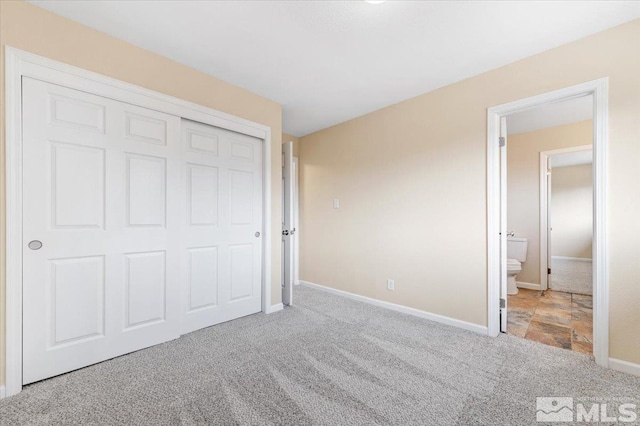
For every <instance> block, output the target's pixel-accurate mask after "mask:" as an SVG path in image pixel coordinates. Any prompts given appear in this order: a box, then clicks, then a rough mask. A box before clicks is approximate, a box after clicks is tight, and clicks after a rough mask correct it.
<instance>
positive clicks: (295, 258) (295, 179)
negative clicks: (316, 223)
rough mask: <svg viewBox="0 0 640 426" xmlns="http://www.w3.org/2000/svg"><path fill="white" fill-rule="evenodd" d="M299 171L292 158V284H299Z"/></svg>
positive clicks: (295, 161) (296, 162)
mask: <svg viewBox="0 0 640 426" xmlns="http://www.w3.org/2000/svg"><path fill="white" fill-rule="evenodd" d="M299 175H300V169H299V162H298V157H293V229H291V232H292V233H293V284H294V285H298V284H300V204H299V203H300V186H299V179H300V176H299Z"/></svg>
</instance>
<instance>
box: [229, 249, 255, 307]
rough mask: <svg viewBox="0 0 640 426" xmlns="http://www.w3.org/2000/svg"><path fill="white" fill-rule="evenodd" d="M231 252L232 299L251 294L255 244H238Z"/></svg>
mask: <svg viewBox="0 0 640 426" xmlns="http://www.w3.org/2000/svg"><path fill="white" fill-rule="evenodd" d="M229 249H230V252H231V262H230V263H231V274H230V275H231V281H230V284H231V300H232V301H233V300H237V299H241V298H245V297H249V296H251V291H252V283H253V268H252V267H250V266H251V265H253V244H237V245H232V246H230V247H229Z"/></svg>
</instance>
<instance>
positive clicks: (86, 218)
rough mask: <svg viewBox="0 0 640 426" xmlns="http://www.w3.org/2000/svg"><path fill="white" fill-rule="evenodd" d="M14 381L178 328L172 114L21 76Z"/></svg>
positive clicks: (166, 336)
mask: <svg viewBox="0 0 640 426" xmlns="http://www.w3.org/2000/svg"><path fill="white" fill-rule="evenodd" d="M23 145H24V150H23V179H24V188H23V191H24V192H23V211H24V213H23V238H24V241H23V242H24V246H23V247H24V249H23V250H24V251H23V265H24V270H23V276H24V281H23V317H24V320H23V321H24V326H23V382H24V383H25V384H26V383H31V382H34V381H38V380H42V379H45V378H47V377H51V376H55V375H58V374H61V373H65V372H68V371H71V370H74V369H77V368H81V367H84V366H87V365H90V364H93V363H97V362H100V361H103V360H106V359H109V358H113V357H116V356H118V355H122V354H125V353H128V352H132V351H135V350H138V349H142V348H145V347H148V346H151V345H155V344H158V343H161V342H165V341H167V340H170V339H174V338H176V337H178V336H179V328H180V326H179V321H180V316H179V297H180V277H179V257H180V254H179V226H180V225H179V224H180V218H179V214H180V210H179V197H178V191H179V189H180V188H179V186H180V119H179V118H178V117H174V116H170V115H167V114H163V113H159V112H157V111H152V110H148V109H145V108H140V107H135V106H132V105H129V104H125V103H122V102H118V101H114V100H112V99H108V98H103V97H100V96H95V95H91V94H88V93H85V92H81V91H77V90H72V89H68V88H65V87H61V86H57V85H54V84H49V83H44V82H41V81H37V80H33V79H29V78H24V80H23Z"/></svg>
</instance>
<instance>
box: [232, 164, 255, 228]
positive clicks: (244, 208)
mask: <svg viewBox="0 0 640 426" xmlns="http://www.w3.org/2000/svg"><path fill="white" fill-rule="evenodd" d="M253 181H254V176H253V173H252V172H246V171H240V170H229V198H230V213H229V215H230V222H231V224H232V225H249V224H251V221H252V219H253V199H254V194H253Z"/></svg>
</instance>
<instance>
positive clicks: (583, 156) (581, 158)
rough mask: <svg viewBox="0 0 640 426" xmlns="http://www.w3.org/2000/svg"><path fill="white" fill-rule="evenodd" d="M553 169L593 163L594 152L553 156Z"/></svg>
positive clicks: (577, 152)
mask: <svg viewBox="0 0 640 426" xmlns="http://www.w3.org/2000/svg"><path fill="white" fill-rule="evenodd" d="M550 158H551V168H552V169H554V168H558V167H567V166H579V165H581V164H592V163H593V150H588V151H576V152H566V153H564V154H557V155H552V156H551V157H550Z"/></svg>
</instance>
